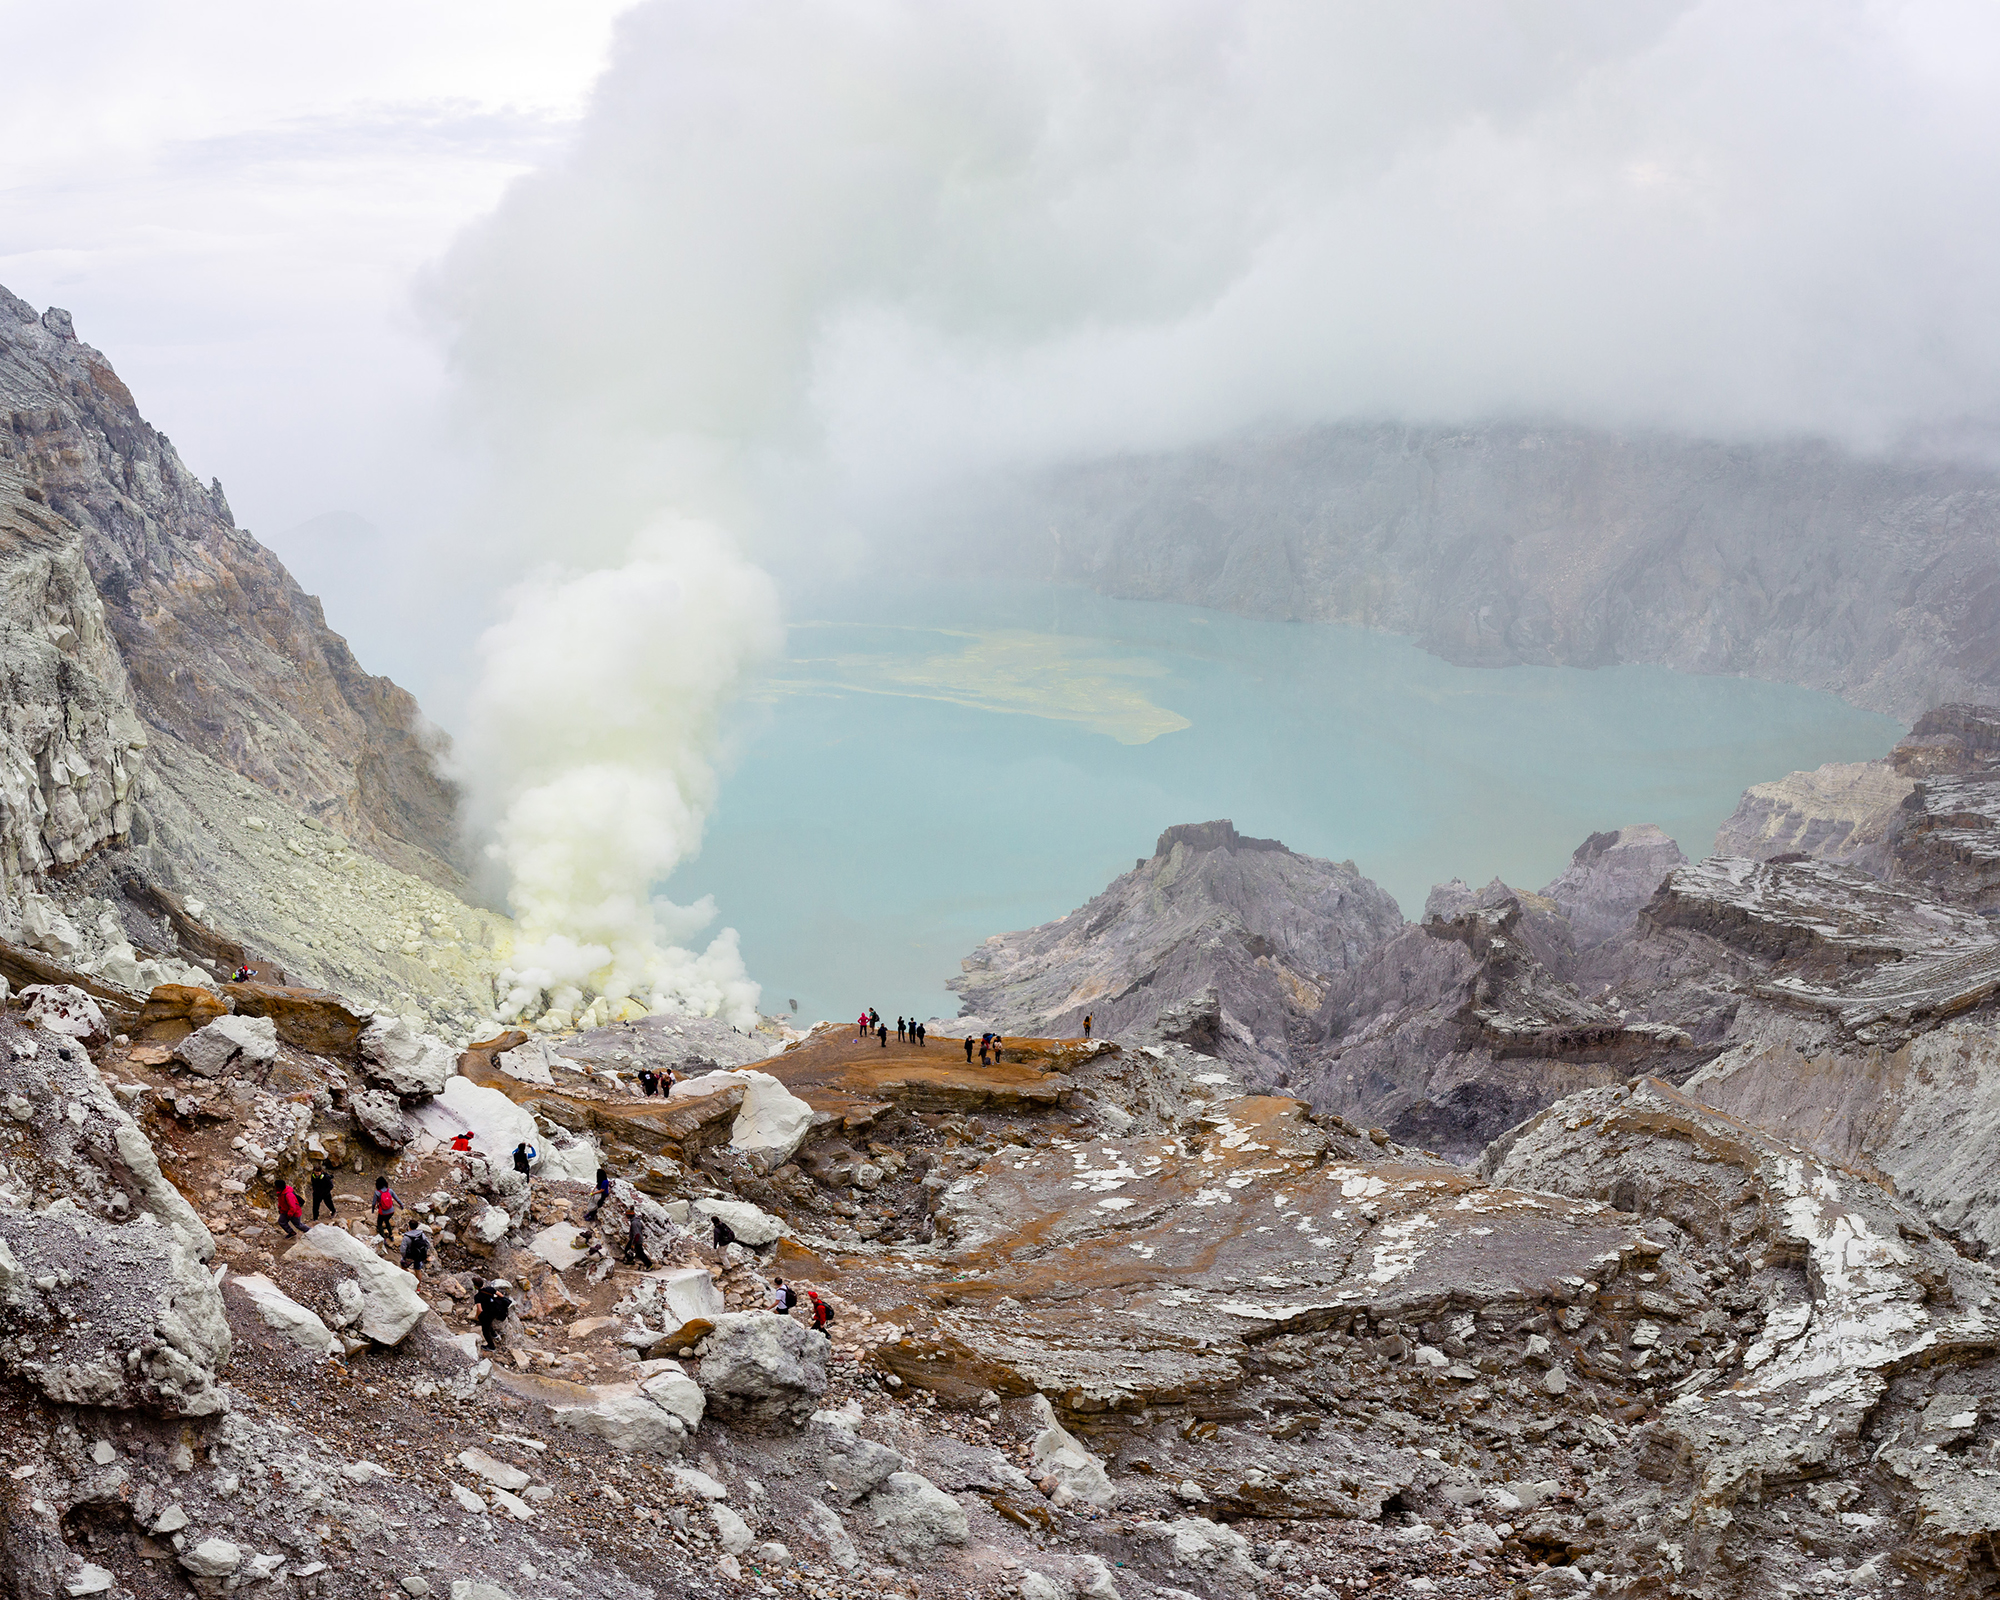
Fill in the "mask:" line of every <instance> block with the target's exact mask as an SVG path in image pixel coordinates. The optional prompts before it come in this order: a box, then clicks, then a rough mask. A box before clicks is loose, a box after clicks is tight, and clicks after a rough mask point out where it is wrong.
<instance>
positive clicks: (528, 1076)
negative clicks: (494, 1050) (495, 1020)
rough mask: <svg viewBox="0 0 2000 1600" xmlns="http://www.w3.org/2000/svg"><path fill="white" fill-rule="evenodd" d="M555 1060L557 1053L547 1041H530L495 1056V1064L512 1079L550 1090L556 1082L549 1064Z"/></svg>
mask: <svg viewBox="0 0 2000 1600" xmlns="http://www.w3.org/2000/svg"><path fill="white" fill-rule="evenodd" d="M554 1058H555V1052H554V1051H553V1050H551V1049H550V1048H549V1043H548V1041H547V1040H546V1039H530V1040H529V1041H528V1042H527V1043H526V1044H522V1045H516V1046H515V1047H514V1048H513V1049H512V1050H507V1051H503V1052H502V1053H501V1054H499V1055H497V1056H495V1057H494V1058H493V1064H494V1065H495V1066H496V1067H498V1068H499V1069H500V1070H501V1071H502V1072H504V1073H506V1074H507V1076H508V1077H510V1078H518V1079H519V1080H520V1081H521V1082H522V1083H534V1084H540V1085H541V1086H543V1087H544V1088H548V1087H551V1086H552V1085H553V1084H554V1083H555V1081H556V1080H555V1078H554V1076H553V1075H552V1074H551V1073H550V1071H549V1063H550V1061H551V1060H552V1059H554Z"/></svg>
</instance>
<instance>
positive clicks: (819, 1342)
mask: <svg viewBox="0 0 2000 1600" xmlns="http://www.w3.org/2000/svg"><path fill="white" fill-rule="evenodd" d="M831 1348H832V1347H831V1346H830V1345H829V1344H828V1343H827V1341H826V1339H825V1337H824V1336H823V1335H821V1334H817V1333H815V1332H813V1330H812V1329H810V1328H808V1327H807V1326H806V1325H805V1324H804V1323H802V1322H797V1321H794V1320H793V1319H792V1318H790V1317H779V1316H773V1315H772V1314H771V1313H769V1312H767V1311H764V1312H760V1311H733V1312H729V1313H726V1314H725V1315H723V1316H721V1317H718V1318H716V1320H715V1331H714V1332H713V1333H711V1334H710V1335H709V1336H708V1344H707V1348H706V1349H705V1350H704V1351H703V1353H702V1358H701V1365H700V1368H699V1369H698V1371H697V1374H696V1376H697V1378H698V1381H699V1382H700V1384H701V1390H702V1393H703V1394H704V1395H706V1396H707V1398H708V1406H709V1410H710V1411H711V1412H712V1413H714V1414H716V1415H718V1416H752V1417H766V1418H772V1419H781V1418H792V1419H795V1420H803V1419H804V1417H805V1416H806V1415H807V1414H808V1413H810V1412H811V1410H812V1409H813V1403H814V1402H815V1401H817V1400H818V1399H819V1397H820V1396H821V1395H823V1394H825V1393H826V1362H827V1357H828V1355H829V1354H830V1353H831Z"/></svg>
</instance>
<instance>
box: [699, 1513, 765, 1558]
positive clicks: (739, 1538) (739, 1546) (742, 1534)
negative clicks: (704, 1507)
mask: <svg viewBox="0 0 2000 1600" xmlns="http://www.w3.org/2000/svg"><path fill="white" fill-rule="evenodd" d="M708 1514H709V1515H710V1516H711V1517H713V1518H715V1535H716V1537H717V1538H718V1539H720V1540H721V1541H722V1548H723V1549H724V1550H726V1551H728V1552H729V1554H731V1555H732V1556H740V1555H742V1554H743V1553H744V1551H746V1550H748V1549H749V1548H750V1546H751V1545H752V1544H754V1543H755V1542H756V1540H755V1538H754V1537H753V1536H752V1534H751V1532H750V1524H749V1523H747V1522H745V1521H744V1520H743V1519H742V1518H741V1517H739V1516H738V1515H737V1514H736V1513H735V1512H734V1511H731V1510H730V1509H729V1507H728V1506H726V1505H724V1504H723V1503H722V1502H721V1501H720V1500H717V1501H714V1502H712V1503H711V1504H710V1506H709V1508H708Z"/></svg>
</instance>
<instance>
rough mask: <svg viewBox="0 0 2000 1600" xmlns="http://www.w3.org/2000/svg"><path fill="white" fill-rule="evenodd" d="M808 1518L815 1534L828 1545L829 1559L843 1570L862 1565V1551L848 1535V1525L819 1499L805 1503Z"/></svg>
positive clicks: (846, 1570) (850, 1569)
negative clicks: (857, 1548)
mask: <svg viewBox="0 0 2000 1600" xmlns="http://www.w3.org/2000/svg"><path fill="white" fill-rule="evenodd" d="M805 1510H806V1520H807V1521H809V1522H810V1523H811V1524H812V1531H813V1536H814V1537H815V1538H817V1539H818V1540H819V1542H820V1543H821V1544H823V1545H825V1546H826V1554H827V1559H828V1560H830V1561H831V1562H832V1563H833V1564H834V1565H835V1566H836V1567H838V1568H840V1570H841V1571H842V1572H852V1571H853V1570H854V1569H855V1568H856V1567H858V1566H860V1565H861V1552H860V1551H858V1550H856V1549H855V1548H854V1541H853V1540H852V1539H851V1538H849V1537H848V1534H847V1528H846V1525H845V1524H843V1523H842V1522H841V1520H840V1518H839V1517H837V1516H836V1515H835V1514H834V1513H833V1511H832V1510H831V1509H829V1508H828V1507H826V1506H824V1505H822V1504H820V1502H819V1501H817V1500H808V1501H807V1502H806V1505H805Z"/></svg>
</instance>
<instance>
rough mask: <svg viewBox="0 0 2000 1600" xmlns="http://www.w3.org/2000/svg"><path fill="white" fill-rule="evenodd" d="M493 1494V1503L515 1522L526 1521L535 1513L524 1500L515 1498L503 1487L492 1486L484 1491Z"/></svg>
mask: <svg viewBox="0 0 2000 1600" xmlns="http://www.w3.org/2000/svg"><path fill="white" fill-rule="evenodd" d="M486 1492H487V1493H488V1494H490V1495H492V1496H493V1500H494V1503H495V1504H496V1505H498V1506H499V1507H500V1508H501V1509H502V1510H503V1511H505V1512H506V1513H507V1515H508V1516H510V1517H512V1518H513V1519H514V1520H515V1521H516V1522H526V1521H527V1520H528V1519H529V1518H530V1517H532V1516H533V1515H534V1514H535V1508H534V1507H533V1506H531V1505H529V1504H528V1503H527V1501H525V1500H517V1499H516V1498H515V1497H514V1496H513V1495H511V1494H509V1493H508V1492H507V1491H506V1490H505V1489H500V1488H493V1489H489V1490H487V1491H486Z"/></svg>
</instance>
